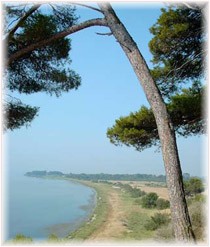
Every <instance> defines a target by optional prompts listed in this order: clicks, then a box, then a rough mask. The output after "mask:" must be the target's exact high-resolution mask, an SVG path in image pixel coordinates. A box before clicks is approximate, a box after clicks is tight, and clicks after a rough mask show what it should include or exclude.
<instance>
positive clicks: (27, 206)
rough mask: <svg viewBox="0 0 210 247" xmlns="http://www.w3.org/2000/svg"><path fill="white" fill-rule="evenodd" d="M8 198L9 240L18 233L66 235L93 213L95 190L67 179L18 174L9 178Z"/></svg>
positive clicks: (41, 237) (31, 235)
mask: <svg viewBox="0 0 210 247" xmlns="http://www.w3.org/2000/svg"><path fill="white" fill-rule="evenodd" d="M6 201H7V203H6V208H7V212H6V215H7V217H6V229H7V230H6V232H5V234H6V240H8V239H10V238H13V237H14V236H16V235H17V234H24V235H25V236H30V237H32V238H36V239H43V238H47V237H48V236H49V235H50V234H56V235H57V236H59V237H64V236H66V235H67V234H68V233H69V232H70V231H72V230H74V229H75V228H76V227H78V225H79V224H81V222H82V221H83V220H84V219H86V218H87V217H88V216H89V215H90V214H91V213H92V210H93V208H94V205H95V191H94V190H92V189H91V188H88V187H86V186H83V185H81V184H78V183H73V182H69V181H64V180H50V179H41V178H30V177H25V176H19V177H15V178H13V179H10V180H9V186H8V188H7V193H6Z"/></svg>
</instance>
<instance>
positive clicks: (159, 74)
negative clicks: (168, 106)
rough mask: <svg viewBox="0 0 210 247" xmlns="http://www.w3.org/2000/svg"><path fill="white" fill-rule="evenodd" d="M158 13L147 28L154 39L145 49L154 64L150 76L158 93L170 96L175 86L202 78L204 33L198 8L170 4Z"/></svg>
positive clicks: (175, 89)
mask: <svg viewBox="0 0 210 247" xmlns="http://www.w3.org/2000/svg"><path fill="white" fill-rule="evenodd" d="M161 11H162V14H161V16H160V17H159V18H158V20H157V22H156V23H155V24H154V25H153V26H152V27H151V28H150V32H151V33H152V34H153V35H154V37H153V38H152V40H151V41H150V42H149V47H150V51H151V52H152V54H153V59H152V62H153V64H154V65H155V67H154V69H152V70H151V73H152V75H153V77H154V79H155V80H156V82H157V83H158V85H159V88H160V90H161V92H162V94H163V95H170V94H172V93H173V92H175V91H177V90H178V89H179V85H181V84H183V83H186V82H188V81H189V80H191V81H193V80H197V79H200V78H201V77H202V76H203V71H204V63H203V60H204V57H205V52H204V44H205V32H204V27H203V16H202V10H201V9H200V7H199V5H196V4H194V6H193V8H188V7H186V6H180V5H177V6H175V5H174V6H170V7H168V8H167V9H166V8H163V9H161Z"/></svg>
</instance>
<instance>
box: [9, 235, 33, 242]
mask: <svg viewBox="0 0 210 247" xmlns="http://www.w3.org/2000/svg"><path fill="white" fill-rule="evenodd" d="M13 242H14V243H24V244H27V243H32V242H33V240H32V238H30V237H26V236H24V235H23V234H17V235H16V236H15V237H14V238H13Z"/></svg>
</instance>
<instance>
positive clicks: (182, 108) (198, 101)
mask: <svg viewBox="0 0 210 247" xmlns="http://www.w3.org/2000/svg"><path fill="white" fill-rule="evenodd" d="M203 98H204V88H203V87H202V86H201V85H200V84H199V83H194V84H193V86H192V87H191V88H189V89H183V91H182V93H181V94H176V95H174V96H172V97H171V100H170V102H169V103H168V104H167V109H168V111H169V114H170V116H171V119H172V122H173V124H174V128H175V131H176V132H177V133H178V134H179V135H181V136H185V137H187V136H189V135H198V134H203V133H204V132H205V126H206V120H205V119H204V116H203V114H202V104H203ZM107 137H108V138H109V139H110V142H111V143H113V144H115V145H121V144H124V145H126V146H133V147H134V148H136V150H138V151H142V150H144V149H145V148H149V147H151V146H153V145H158V144H159V136H158V131H157V125H156V122H155V118H154V115H153V113H152V110H151V109H149V108H147V107H145V106H142V107H141V108H140V110H139V111H138V112H134V113H131V114H130V115H129V116H126V117H120V118H119V119H117V120H116V121H115V125H114V126H113V127H111V128H108V130H107Z"/></svg>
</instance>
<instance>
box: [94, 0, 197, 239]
mask: <svg viewBox="0 0 210 247" xmlns="http://www.w3.org/2000/svg"><path fill="white" fill-rule="evenodd" d="M98 5H99V7H100V9H101V10H102V12H103V14H104V16H105V18H106V21H107V25H108V26H109V28H110V29H111V31H112V33H113V35H114V37H115V38H116V40H117V41H118V42H119V44H120V45H121V47H122V49H123V50H124V52H125V54H126V56H127V57H128V59H129V61H130V63H131V65H132V67H133V69H134V71H135V73H136V75H137V77H138V79H139V81H140V84H141V85H142V87H143V89H144V92H145V94H146V97H147V99H148V101H149V103H150V105H151V108H152V110H153V113H154V116H155V119H156V123H157V127H158V133H159V137H160V142H161V148H162V154H163V160H164V165H165V171H166V179H167V187H168V192H169V199H170V208H171V217H172V223H173V228H174V233H175V237H176V240H177V241H181V242H194V241H195V237H194V234H193V231H192V226H191V222H190V217H189V213H188V208H187V204H186V200H185V194H184V188H183V180H182V171H181V166H180V161H179V156H178V150H177V144H176V138H175V132H174V129H173V125H172V122H171V119H170V116H169V115H168V112H167V109H166V105H165V103H164V101H163V99H162V96H161V94H160V91H159V90H158V87H157V85H156V84H155V82H154V80H153V78H152V76H151V74H150V71H149V68H148V66H147V64H146V62H145V60H144V58H143V56H142V55H141V53H140V51H139V49H138V47H137V45H136V43H135V42H134V40H133V39H132V37H131V36H130V34H129V33H128V32H127V30H126V28H125V27H124V26H123V24H122V23H121V22H120V20H119V19H118V17H117V16H116V14H115V12H114V10H113V9H112V7H111V5H110V4H109V3H98Z"/></svg>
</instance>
